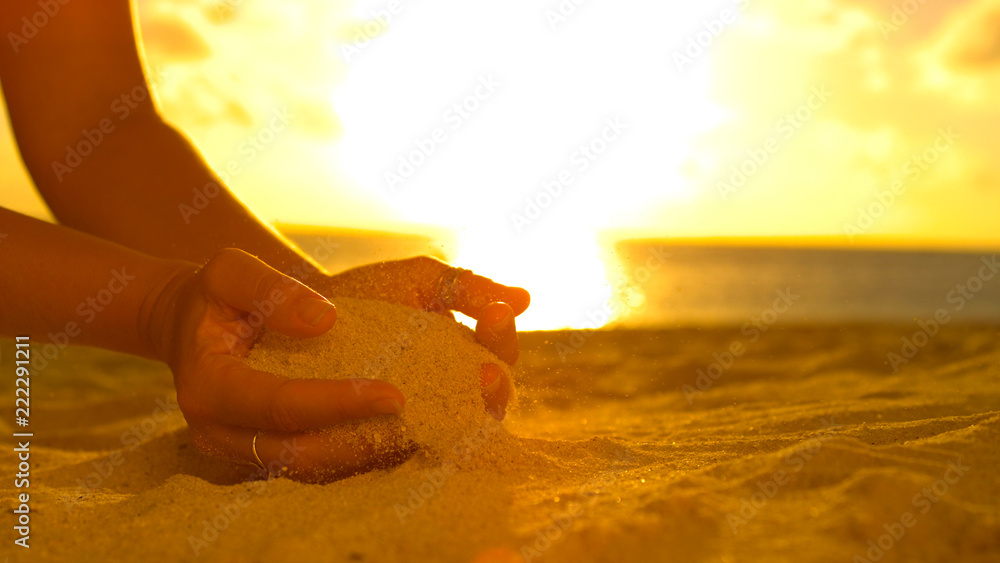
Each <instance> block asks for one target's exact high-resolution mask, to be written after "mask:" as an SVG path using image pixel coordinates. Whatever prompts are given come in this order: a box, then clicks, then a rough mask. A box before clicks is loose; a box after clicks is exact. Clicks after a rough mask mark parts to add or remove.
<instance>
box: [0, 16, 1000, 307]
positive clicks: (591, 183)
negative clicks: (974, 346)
mask: <svg viewBox="0 0 1000 563" xmlns="http://www.w3.org/2000/svg"><path fill="white" fill-rule="evenodd" d="M577 2H579V4H577ZM138 5H139V10H140V21H141V27H142V35H143V43H144V48H145V53H146V57H147V61H148V66H149V72H150V75H151V77H152V80H153V82H154V86H155V91H156V94H157V98H158V101H159V103H160V107H161V108H162V110H163V113H164V115H165V116H166V117H167V118H168V119H169V120H170V121H171V122H172V123H174V124H175V125H176V126H177V127H179V128H180V129H181V130H182V131H184V132H185V133H186V134H187V135H188V136H189V137H190V138H191V139H192V140H193V141H194V143H195V144H196V145H197V146H198V147H199V149H200V150H201V151H202V152H203V154H204V155H205V157H206V159H207V160H208V161H209V163H210V164H212V165H213V167H214V168H215V169H216V170H217V171H219V173H220V174H221V175H222V177H223V179H225V180H226V181H227V183H228V184H229V186H230V187H231V188H232V189H233V191H234V192H235V193H236V194H237V195H238V196H239V197H240V198H241V199H242V200H243V201H244V202H245V203H247V205H248V206H249V207H250V208H251V209H253V210H254V211H255V212H257V213H258V214H259V215H260V216H261V217H262V218H264V219H265V220H267V221H281V222H284V223H297V224H317V225H333V226H341V227H349V228H365V229H386V230H393V231H400V232H435V233H440V232H442V231H447V232H449V233H451V234H452V235H454V236H455V237H456V239H457V240H458V241H459V252H458V256H457V257H456V260H457V261H460V262H461V263H462V265H464V266H466V267H472V268H475V269H478V270H482V271H485V272H486V273H499V274H503V275H507V276H508V277H512V278H513V279H512V280H511V281H512V282H522V283H524V284H527V285H530V283H531V282H534V284H535V285H539V284H540V281H541V280H547V284H548V285H547V286H546V287H547V290H546V291H543V292H542V293H543V294H547V296H548V298H549V299H548V300H549V301H550V302H553V303H557V302H559V301H560V300H562V301H564V302H565V303H566V304H568V303H570V302H571V301H574V300H576V301H579V300H580V299H581V298H587V299H596V300H599V299H601V298H602V297H600V296H601V295H606V293H607V291H608V287H607V285H608V284H607V276H606V268H605V265H604V263H602V261H601V254H600V253H601V249H600V247H599V245H598V244H597V243H598V241H599V240H604V239H605V238H607V236H609V235H608V233H611V235H610V236H612V237H615V236H617V237H639V236H641V237H654V236H655V237H671V238H675V239H682V238H687V237H761V236H781V237H806V236H809V237H826V239H828V240H832V241H833V242H834V244H842V245H868V244H892V245H901V246H914V245H924V246H926V245H946V246H953V247H968V246H996V245H997V244H998V243H1000V223H998V222H997V220H996V211H997V210H998V209H1000V160H998V159H996V158H995V156H994V154H993V151H994V150H995V147H996V141H995V138H996V133H995V132H996V131H1000V104H997V103H996V92H997V91H998V90H1000V0H964V1H954V0H953V1H948V0H934V1H929V0H928V1H924V2H921V1H919V0H909V1H907V2H902V1H898V0H892V1H890V0H876V1H866V2H861V1H854V0H828V1H824V0H725V1H720V2H698V3H693V2H687V3H681V2H662V1H660V0H623V1H617V2H611V1H610V0H586V1H580V0H576V1H574V0H548V1H546V0H542V1H541V2H539V1H537V0H509V1H507V2H503V3H473V2H461V1H459V0H438V1H432V0H392V1H390V0H363V1H359V2H346V1H339V0H338V1H330V0H295V1H284V2H279V1H277V0H225V1H222V2H216V1H208V0H139V2H138ZM276 119H277V121H276ZM4 126H5V127H6V124H4ZM9 137H10V135H9V132H8V133H7V135H6V136H5V138H8V139H9ZM15 155H16V152H15V148H14V147H13V144H12V141H10V140H6V141H4V142H3V143H2V145H0V162H3V163H4V166H2V172H0V182H3V193H4V198H3V199H4V202H5V204H7V205H8V206H11V207H13V208H15V209H17V210H21V211H24V212H28V213H32V214H36V215H42V214H44V210H43V207H42V206H41V204H40V203H39V201H38V200H37V197H36V196H34V195H33V194H32V192H31V189H30V183H29V181H28V179H27V178H26V177H25V175H24V172H23V171H22V170H21V169H20V168H19V166H16V165H15V163H16V162H17V161H16V156H15ZM234 170H238V172H235V173H231V172H228V171H234ZM579 280H589V281H583V282H580V281H579ZM575 283H579V284H580V285H581V286H582V287H586V288H588V289H581V290H580V291H579V292H574V291H566V290H565V287H566V286H567V285H572V284H575Z"/></svg>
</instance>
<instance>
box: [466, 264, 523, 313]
mask: <svg viewBox="0 0 1000 563" xmlns="http://www.w3.org/2000/svg"><path fill="white" fill-rule="evenodd" d="M454 293H455V295H454V300H453V302H454V306H453V308H454V309H455V310H456V311H459V312H461V313H462V314H465V315H468V316H470V317H472V318H474V319H478V318H479V315H480V313H481V312H482V310H483V308H484V307H486V306H487V305H489V304H490V303H498V302H503V303H507V304H508V305H510V308H511V309H513V311H514V315H520V314H521V313H523V312H524V311H525V309H527V308H528V305H529V304H530V303H531V295H530V294H529V293H528V291H527V290H526V289H524V288H521V287H508V286H506V285H501V284H498V283H496V282H495V281H493V280H491V279H489V278H485V277H483V276H479V275H476V274H474V273H472V272H471V271H465V272H462V274H461V275H460V276H459V277H458V280H456V282H455V287H454Z"/></svg>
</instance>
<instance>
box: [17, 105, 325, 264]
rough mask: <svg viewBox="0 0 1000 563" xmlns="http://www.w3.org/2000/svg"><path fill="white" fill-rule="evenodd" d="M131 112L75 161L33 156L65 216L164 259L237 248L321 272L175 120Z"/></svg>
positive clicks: (33, 166)
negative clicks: (234, 188) (235, 189)
mask: <svg viewBox="0 0 1000 563" xmlns="http://www.w3.org/2000/svg"><path fill="white" fill-rule="evenodd" d="M129 119H131V118H129ZM129 119H126V120H122V121H120V122H119V120H117V119H113V120H112V123H113V124H114V126H115V127H114V129H112V130H110V132H107V133H102V135H103V138H102V139H101V143H100V144H99V145H98V146H96V147H95V148H94V150H93V152H92V153H91V154H90V155H88V156H86V157H82V158H81V159H80V161H79V162H78V163H77V165H76V166H75V167H72V168H71V167H70V166H68V165H67V163H66V162H65V160H68V159H67V158H66V156H65V151H64V154H59V155H58V156H57V157H56V158H57V159H56V160H51V161H46V159H43V160H42V161H33V162H29V170H30V171H31V174H32V177H33V179H34V180H35V183H36V185H37V187H38V188H39V191H41V193H42V194H43V196H44V197H45V199H46V201H47V202H48V203H49V205H50V207H51V208H52V211H53V213H54V214H55V216H56V217H57V218H58V219H59V221H60V222H61V223H63V224H65V225H67V226H70V227H73V228H76V229H79V230H81V231H84V232H87V233H90V234H93V235H95V236H99V237H101V238H105V239H107V240H110V241H114V242H117V243H119V244H122V245H125V246H129V247H131V248H134V249H136V250H139V251H141V252H144V253H147V254H151V255H154V256H159V257H163V258H175V259H182V260H188V261H191V262H196V263H199V264H200V263H204V262H205V261H206V260H208V258H210V257H211V256H213V255H214V254H215V253H216V252H218V251H219V250H221V249H223V248H227V247H235V248H240V249H242V250H245V251H246V252H249V253H251V254H254V255H256V256H258V257H259V258H261V259H262V260H263V261H265V262H267V263H268V264H270V265H271V266H273V267H274V268H277V269H278V270H281V271H284V272H288V273H289V274H290V275H293V276H294V277H298V278H303V277H306V278H308V277H312V276H314V275H315V274H316V273H318V272H320V271H321V269H320V268H319V266H317V265H316V264H315V263H314V262H312V261H311V260H310V259H308V258H307V257H305V256H304V255H303V254H302V253H300V252H298V251H297V250H296V249H295V247H294V245H292V244H291V243H290V242H289V241H287V240H286V239H285V238H283V237H282V236H281V235H279V234H278V233H276V232H275V231H274V230H272V229H270V228H269V227H267V226H266V225H264V224H263V223H262V222H261V221H260V220H259V219H257V217H255V216H254V215H253V213H251V212H250V211H249V210H248V209H246V208H245V207H244V206H243V205H242V204H241V203H240V202H239V200H237V199H236V197H235V196H233V194H232V193H231V192H230V191H229V190H228V189H227V188H226V187H225V185H223V183H222V181H221V180H220V179H219V178H218V177H217V176H216V175H215V174H214V173H213V172H212V170H211V169H210V168H209V167H208V165H207V164H206V163H205V161H204V159H203V158H202V157H201V155H200V154H199V153H198V152H197V151H196V150H195V148H194V147H193V146H192V145H191V143H190V142H189V141H188V140H187V139H186V138H185V137H184V136H183V135H181V134H180V133H178V132H177V131H176V130H175V129H174V128H173V127H171V126H169V125H168V124H166V123H164V122H162V121H161V120H160V119H159V118H158V117H140V118H136V119H135V120H134V121H130V120H129ZM94 126H95V127H97V126H98V124H97V123H95V124H94ZM81 139H83V137H81ZM73 163H76V161H75V160H74V161H72V162H70V164H73Z"/></svg>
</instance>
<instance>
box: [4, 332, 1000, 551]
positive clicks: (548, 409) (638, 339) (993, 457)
mask: <svg viewBox="0 0 1000 563" xmlns="http://www.w3.org/2000/svg"><path fill="white" fill-rule="evenodd" d="M912 332H913V330H912V329H911V328H909V327H906V328H893V327H876V326H859V327H839V328H835V329H830V328H785V329H779V328H774V329H773V330H771V331H769V332H767V333H764V334H762V335H761V336H760V339H759V340H758V341H757V342H750V338H749V337H748V336H746V335H743V334H741V333H740V332H739V331H738V330H724V329H704V330H696V329H683V330H681V329H678V330H667V331H651V332H637V331H622V330H618V331H606V332H599V333H592V334H586V333H583V334H581V333H578V334H576V335H573V334H570V333H534V334H525V335H524V336H523V339H522V346H523V348H524V350H525V352H524V354H523V356H522V362H521V364H520V365H519V368H518V370H517V371H518V383H519V387H520V393H521V394H520V397H521V401H520V410H519V411H518V412H516V413H513V414H512V415H511V416H509V417H508V420H507V422H506V423H505V429H503V430H497V429H470V434H469V441H468V443H467V444H466V446H467V449H468V450H469V451H470V452H472V453H473V454H475V452H476V451H477V449H483V450H485V449H488V448H486V445H487V444H489V443H493V441H502V442H504V443H505V444H507V445H508V446H510V447H511V448H512V450H511V451H514V452H516V454H517V455H514V456H511V457H510V459H506V460H503V462H497V463H492V464H489V465H488V466H485V467H480V468H476V469H472V470H468V471H460V472H455V473H452V472H449V471H446V470H443V469H442V467H441V466H439V465H436V464H435V463H433V462H432V461H431V460H429V459H427V458H425V457H423V456H420V455H418V456H417V457H415V458H413V459H411V460H410V461H408V462H407V463H405V464H404V465H403V466H401V467H399V468H396V469H395V470H392V471H383V472H377V473H372V474H368V475H363V476H358V477H354V478H351V479H348V480H345V481H341V482H337V483H333V484H329V485H323V486H316V485H305V484H300V483H295V482H291V481H288V480H285V479H277V480H272V481H260V480H252V479H248V473H247V472H246V471H244V470H240V469H235V468H233V467H231V466H228V465H226V464H224V463H220V462H216V461H214V460H212V459H208V458H205V457H203V456H201V455H200V454H198V453H197V452H196V451H195V449H194V447H193V445H192V444H191V442H190V440H189V439H188V438H187V436H186V432H185V427H184V421H183V418H182V416H181V415H180V412H179V411H178V410H177V409H176V403H174V402H173V399H172V385H171V381H170V374H169V372H168V371H167V370H166V368H165V367H163V366H162V365H158V364H155V363H150V362H146V361H141V360H137V359H134V358H130V357H126V356H121V355H116V354H111V353H107V352H102V351H97V350H91V349H83V348H72V347H71V348H68V349H66V350H65V351H64V352H62V354H61V355H60V357H59V358H58V360H56V361H54V362H53V363H52V365H51V366H50V367H48V368H47V369H45V370H44V371H43V372H41V373H39V374H36V376H35V377H34V378H33V379H32V392H31V399H32V410H31V421H32V423H31V428H30V430H31V431H33V432H34V434H35V437H34V438H32V439H31V464H32V465H31V477H30V479H31V486H30V489H28V490H29V492H30V494H31V505H30V506H31V535H30V544H31V546H32V547H31V548H30V549H29V550H25V549H22V548H20V547H17V546H14V545H13V543H12V542H13V539H14V534H13V532H12V530H11V527H12V525H13V523H12V522H13V519H14V514H12V512H11V510H12V509H14V508H15V507H16V506H17V503H15V501H14V499H15V492H23V490H17V489H15V488H14V487H13V476H14V474H15V473H16V472H17V470H16V467H15V461H14V457H13V453H12V450H13V448H14V447H15V445H14V443H13V440H12V438H11V437H10V436H11V433H12V432H14V431H15V429H14V426H13V424H12V421H13V419H14V414H13V408H12V404H13V397H14V391H13V379H14V377H13V367H12V358H11V356H12V354H11V351H12V344H11V343H10V342H6V341H5V342H2V344H0V345H2V363H0V370H2V373H5V374H8V375H7V376H5V377H3V378H2V389H3V396H4V397H8V398H9V399H8V400H5V401H4V405H3V408H2V409H0V410H2V416H0V426H2V430H3V432H2V435H3V438H0V439H2V441H3V446H2V447H3V450H4V451H5V452H6V453H4V454H3V455H2V456H0V460H2V463H0V472H2V473H3V475H5V476H6V477H4V478H3V479H2V480H0V489H2V492H3V493H2V498H3V502H4V508H5V514H6V516H5V517H4V518H6V519H7V520H8V522H6V523H4V525H3V528H4V529H6V530H7V532H5V534H4V535H5V539H4V541H3V544H2V545H0V556H2V557H5V558H8V559H9V561H77V560H79V561H97V560H102V561H186V560H198V559H201V560H206V561H312V560H315V561H463V562H464V561H478V562H484V561H504V562H507V561H541V562H546V561H553V562H556V561H685V562H688V561H724V562H737V561H771V562H773V561H842V562H845V563H846V562H853V561H876V560H878V561H881V562H885V561H1000V469H998V467H1000V447H998V446H1000V344H998V342H1000V339H998V337H1000V331H998V330H997V328H996V327H961V326H948V327H946V329H945V330H943V331H942V332H941V333H940V334H938V335H936V336H935V337H933V338H931V339H929V343H927V344H926V345H925V346H924V347H922V348H920V349H919V351H918V352H917V354H916V356H915V357H914V358H913V359H912V360H911V361H909V362H908V363H907V364H905V365H903V366H902V369H901V370H900V371H899V372H898V373H893V370H892V368H891V367H890V365H889V362H888V361H887V358H886V354H887V353H888V352H890V351H894V350H895V351H897V352H898V351H899V349H900V346H901V341H900V337H901V336H903V335H905V334H912ZM734 343H739V344H742V345H743V349H744V350H745V351H744V353H743V354H741V355H739V356H735V355H734V356H733V357H732V358H731V359H732V362H731V364H730V362H729V359H730V358H729V357H727V356H726V352H727V350H731V349H733V345H734ZM568 350H572V352H567V351H568ZM564 359H565V361H563V360H564ZM715 361H719V362H720V365H719V366H718V367H716V368H712V366H711V364H712V363H713V362H715ZM727 366H728V367H727ZM698 370H703V371H706V375H705V376H704V377H703V378H702V379H701V380H700V381H699V379H698V377H699V375H698ZM709 372H710V373H711V374H713V375H715V376H716V377H715V378H714V379H713V378H711V377H709ZM685 386H688V387H685ZM699 386H700V388H699Z"/></svg>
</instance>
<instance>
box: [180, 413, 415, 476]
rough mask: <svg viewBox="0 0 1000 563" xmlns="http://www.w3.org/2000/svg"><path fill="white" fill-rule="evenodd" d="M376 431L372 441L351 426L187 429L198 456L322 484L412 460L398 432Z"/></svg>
mask: <svg viewBox="0 0 1000 563" xmlns="http://www.w3.org/2000/svg"><path fill="white" fill-rule="evenodd" d="M378 429H379V430H380V432H379V435H378V437H377V440H376V439H375V437H373V436H372V435H370V433H369V432H361V431H359V429H358V427H357V426H355V425H340V426H335V427H331V428H324V429H319V430H315V431H310V432H276V431H260V432H258V431H257V430H255V429H253V428H244V427H238V426H236V427H234V426H220V425H211V426H203V427H192V429H191V431H192V434H193V435H194V436H195V443H196V444H197V445H198V449H199V450H200V451H202V452H203V453H207V454H209V455H217V456H221V457H225V458H228V459H230V460H232V461H235V462H238V463H244V464H248V465H252V466H254V467H256V468H257V469H258V470H259V471H262V472H263V471H266V472H267V474H270V475H282V476H287V477H290V478H292V479H295V480H298V481H305V482H309V483H327V482H330V481H335V480H338V479H343V478H346V477H350V476H352V475H357V474H359V473H364V472H367V471H371V470H374V469H380V468H387V467H391V466H394V465H398V464H399V463H402V462H403V461H405V460H406V459H407V458H408V457H409V456H410V455H412V453H413V451H414V447H413V445H412V444H411V443H410V442H408V441H407V440H406V439H404V438H403V436H402V434H401V432H400V431H399V429H398V427H396V426H393V425H390V424H381V425H378ZM255 438H256V441H255ZM255 444H256V446H255ZM255 451H256V455H255ZM258 458H259V460H260V464H263V469H261V466H260V465H259V464H258Z"/></svg>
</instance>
